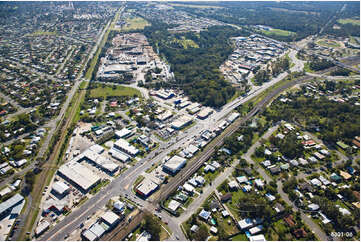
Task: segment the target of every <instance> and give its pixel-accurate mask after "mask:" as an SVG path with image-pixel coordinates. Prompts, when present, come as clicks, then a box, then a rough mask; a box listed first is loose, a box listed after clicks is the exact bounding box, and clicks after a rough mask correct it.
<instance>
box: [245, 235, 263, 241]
mask: <svg viewBox="0 0 361 242" xmlns="http://www.w3.org/2000/svg"><path fill="white" fill-rule="evenodd" d="M249 241H251V242H253V241H255V242H256V241H266V238H265V237H264V235H263V234H259V235H254V236H251V237H249Z"/></svg>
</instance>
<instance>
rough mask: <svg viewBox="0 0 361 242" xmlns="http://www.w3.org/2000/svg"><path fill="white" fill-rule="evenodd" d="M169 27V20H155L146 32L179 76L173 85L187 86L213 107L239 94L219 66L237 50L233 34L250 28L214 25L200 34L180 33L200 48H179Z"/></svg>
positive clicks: (190, 92) (193, 95)
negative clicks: (173, 41)
mask: <svg viewBox="0 0 361 242" xmlns="http://www.w3.org/2000/svg"><path fill="white" fill-rule="evenodd" d="M167 28H168V26H167V25H165V24H161V23H159V24H158V23H152V26H147V27H145V29H144V34H145V35H146V37H147V38H148V41H149V42H150V44H152V46H153V48H154V50H155V51H157V50H159V53H160V55H162V56H164V57H165V58H166V59H167V62H168V63H169V64H170V65H171V71H172V72H174V76H175V79H176V83H174V85H173V87H179V88H181V89H183V90H184V92H185V93H186V94H187V95H188V96H189V97H190V99H191V100H192V101H194V102H199V103H202V104H203V105H206V106H211V107H221V106H222V105H224V104H225V103H226V102H227V100H229V99H230V98H231V97H232V96H233V95H234V94H235V89H234V88H233V87H232V86H231V85H230V84H229V83H228V82H227V81H226V80H225V79H224V77H223V75H222V73H221V72H220V71H219V66H220V65H221V64H222V63H223V62H224V61H225V60H226V59H227V58H228V56H229V55H230V54H231V53H232V51H233V48H232V46H231V44H230V42H229V38H230V37H235V36H245V35H248V32H245V31H243V30H237V29H235V28H232V27H230V26H227V27H225V26H214V27H210V28H209V29H208V31H202V32H200V33H199V34H196V33H193V32H188V33H178V34H177V38H181V37H184V38H186V39H191V40H193V41H194V42H195V43H196V44H197V45H198V46H199V48H187V49H183V48H179V49H177V48H172V47H170V46H169V41H170V40H171V39H172V38H173V34H171V33H169V32H168V31H167ZM157 85H160V84H157ZM163 85H164V84H163Z"/></svg>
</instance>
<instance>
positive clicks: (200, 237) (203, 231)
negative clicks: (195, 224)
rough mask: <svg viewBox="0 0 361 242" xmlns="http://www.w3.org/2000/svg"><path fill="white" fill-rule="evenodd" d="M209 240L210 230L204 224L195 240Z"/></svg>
mask: <svg viewBox="0 0 361 242" xmlns="http://www.w3.org/2000/svg"><path fill="white" fill-rule="evenodd" d="M207 238H208V229H207V227H206V226H205V225H204V224H202V225H201V226H199V229H198V231H197V232H195V233H194V235H193V239H194V240H197V241H205V240H206V239H207Z"/></svg>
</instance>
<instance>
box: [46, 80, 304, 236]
mask: <svg viewBox="0 0 361 242" xmlns="http://www.w3.org/2000/svg"><path fill="white" fill-rule="evenodd" d="M310 78H311V77H304V78H300V79H299V80H296V81H293V82H291V83H288V84H286V85H284V86H283V87H281V88H278V89H276V90H275V91H273V92H272V93H271V94H270V95H269V96H268V97H266V98H265V99H264V100H263V101H262V102H260V103H259V104H258V105H257V106H256V107H255V108H254V109H253V110H252V111H251V112H250V113H249V114H248V115H247V116H246V117H245V118H246V119H247V120H248V119H250V118H251V117H253V116H254V115H255V114H256V113H257V112H258V111H259V110H260V109H261V107H262V106H263V105H265V104H266V103H267V102H268V101H270V100H271V99H272V98H273V97H274V96H275V95H278V94H279V93H280V92H282V91H283V90H285V89H287V88H289V87H290V86H293V85H295V84H297V83H300V82H302V81H305V80H309V79H310ZM278 81H279V80H278ZM267 84H268V85H267ZM273 84H274V83H272V82H270V83H266V84H265V85H264V86H263V87H261V88H259V89H257V90H255V91H253V92H252V93H251V94H250V95H249V96H248V97H246V98H242V97H240V98H237V99H236V100H234V101H233V102H231V103H229V104H227V105H225V107H224V108H223V109H222V110H221V112H216V113H214V115H212V116H211V117H210V118H208V119H207V122H206V123H202V122H199V123H198V124H197V125H195V126H193V127H192V128H190V129H189V130H187V131H186V132H185V133H183V134H180V135H179V137H178V138H173V139H172V140H171V141H169V142H168V143H167V144H162V145H161V146H160V148H159V149H158V151H152V152H151V153H150V154H149V155H148V156H147V157H146V158H144V159H142V160H141V161H139V162H137V163H136V164H135V165H134V166H133V167H131V168H129V169H128V170H127V171H125V172H124V173H123V174H121V175H120V176H119V177H117V178H116V179H115V180H113V181H112V182H111V183H110V184H109V185H108V186H107V187H105V188H104V189H103V190H102V191H101V192H100V193H98V194H96V195H95V196H94V197H92V198H90V199H89V200H88V201H87V202H85V203H84V204H83V206H81V207H80V208H78V209H76V210H75V211H73V212H72V213H71V214H69V215H68V216H67V217H66V218H65V219H64V220H62V221H60V222H59V223H58V224H56V225H55V226H54V227H52V228H51V229H50V230H49V231H47V232H46V233H45V234H44V235H43V236H42V237H40V238H39V239H40V240H63V239H64V237H65V236H66V235H68V234H70V233H71V232H72V231H73V230H74V229H76V228H77V227H78V225H79V224H81V223H82V222H84V220H85V219H86V218H87V217H88V216H90V215H92V214H93V213H95V212H96V211H97V210H98V209H99V208H101V207H103V206H104V205H105V204H106V203H107V202H108V200H109V199H110V198H111V197H113V196H117V195H119V194H121V195H124V194H126V195H127V196H128V198H129V197H130V198H131V199H132V200H134V201H137V203H138V204H141V206H142V207H147V208H148V209H149V208H150V209H152V210H153V209H154V208H155V205H152V204H156V203H157V201H153V203H152V204H150V203H148V202H147V201H143V200H141V199H139V198H137V197H135V196H134V194H133V193H132V191H131V188H132V184H133V183H134V181H135V179H136V178H137V175H136V174H141V173H142V172H144V171H145V170H147V169H148V168H149V167H151V165H152V163H153V162H157V161H159V160H161V159H162V158H163V157H165V155H167V154H168V153H169V152H170V151H171V150H173V149H175V148H177V147H180V146H182V141H184V140H186V139H187V138H190V137H191V136H192V135H194V134H196V133H197V131H198V132H199V131H201V130H202V127H210V126H212V125H215V124H216V122H217V121H218V119H217V118H220V117H223V116H224V115H226V114H228V112H229V111H231V110H233V109H234V108H235V107H237V106H239V105H241V104H242V103H244V102H246V101H248V100H249V99H251V98H253V97H254V96H256V95H258V94H259V93H261V92H262V91H263V90H265V89H266V88H268V87H269V86H271V85H273ZM212 121H213V122H212ZM207 124H208V125H207ZM236 129H237V125H235V126H234V128H233V129H232V131H233V132H234V131H235V130H236ZM230 134H231V133H228V135H230ZM225 136H226V135H225ZM213 148H214V147H213ZM159 150H161V153H160V154H158V153H159ZM213 151H214V150H212V149H210V151H208V152H207V153H206V154H205V155H203V156H202V157H203V158H202V157H201V159H200V160H201V163H199V162H198V164H197V162H194V164H195V165H193V169H191V170H189V169H184V170H185V172H187V174H185V176H184V178H183V179H181V180H178V179H174V180H175V182H174V183H173V185H172V184H170V185H168V188H165V190H166V191H167V193H168V194H169V192H170V191H172V190H173V189H174V188H176V187H177V185H178V184H181V182H182V181H183V180H185V178H186V177H187V176H189V175H191V174H193V173H194V171H195V170H196V169H197V167H199V166H200V165H201V164H202V162H203V161H205V160H207V157H209V155H210V154H212V152H213ZM178 177H179V176H178ZM174 184H176V185H174ZM161 213H162V216H163V217H164V218H165V219H167V220H168V221H167V222H168V226H169V227H170V228H171V230H172V231H173V235H172V236H173V238H174V237H175V236H177V237H178V238H180V239H183V238H184V235H183V233H182V232H181V231H180V229H179V224H175V223H174V221H173V218H172V217H170V216H169V215H168V214H167V213H165V212H163V211H162V212H161Z"/></svg>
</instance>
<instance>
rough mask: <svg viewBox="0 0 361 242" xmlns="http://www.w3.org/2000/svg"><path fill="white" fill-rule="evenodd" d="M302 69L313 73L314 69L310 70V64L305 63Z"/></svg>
mask: <svg viewBox="0 0 361 242" xmlns="http://www.w3.org/2000/svg"><path fill="white" fill-rule="evenodd" d="M303 69H304V70H305V72H310V73H314V72H315V71H314V70H311V68H310V64H308V63H305V66H304V67H303Z"/></svg>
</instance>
